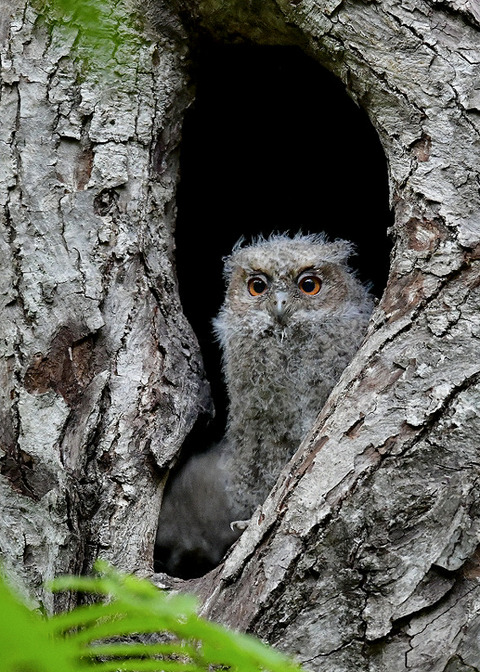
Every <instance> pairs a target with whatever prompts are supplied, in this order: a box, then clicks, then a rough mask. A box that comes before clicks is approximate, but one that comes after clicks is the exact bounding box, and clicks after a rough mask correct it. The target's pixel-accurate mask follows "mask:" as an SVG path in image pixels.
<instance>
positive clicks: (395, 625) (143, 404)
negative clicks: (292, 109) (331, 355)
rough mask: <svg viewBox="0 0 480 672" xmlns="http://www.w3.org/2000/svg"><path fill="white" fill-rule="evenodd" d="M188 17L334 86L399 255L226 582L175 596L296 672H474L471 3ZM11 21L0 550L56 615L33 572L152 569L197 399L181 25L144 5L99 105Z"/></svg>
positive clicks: (45, 46)
mask: <svg viewBox="0 0 480 672" xmlns="http://www.w3.org/2000/svg"><path fill="white" fill-rule="evenodd" d="M179 5H181V7H180V9H179V10H178V15H179V16H180V15H181V16H182V17H183V19H184V21H185V25H187V26H188V25H190V26H195V27H197V28H199V29H202V30H206V31H209V32H211V33H212V34H213V35H215V37H216V38H217V39H223V40H233V39H238V36H239V35H242V36H243V38H244V39H247V40H251V41H255V42H262V43H277V44H278V43H296V44H300V45H301V46H302V47H303V48H304V49H305V50H306V51H308V52H309V53H310V54H312V55H313V56H314V57H315V58H317V59H318V60H320V61H321V62H322V63H323V64H324V65H325V66H326V67H328V68H329V69H330V70H332V71H333V72H334V73H336V74H337V75H338V76H339V77H340V78H341V79H342V81H343V82H344V83H345V86H346V88H347V90H348V91H349V93H350V95H351V96H352V97H353V98H354V99H355V100H357V101H358V103H359V104H360V105H362V106H363V107H364V108H365V109H366V110H367V112H368V114H369V116H370V119H371V121H372V123H373V124H374V126H375V128H376V129H377V131H378V134H379V136H380V138H381V141H382V143H383V147H384V150H385V154H386V157H387V160H388V165H389V177H390V193H391V202H392V207H393V208H394V211H395V226H394V231H393V234H394V236H395V248H394V252H393V255H392V264H391V270H390V277H389V281H388V285H387V288H386V290H385V293H384V296H383V297H382V300H381V302H380V304H379V306H378V308H377V310H376V312H375V313H374V316H373V318H372V321H371V325H370V329H369V333H368V337H367V339H366V341H365V342H364V344H363V346H362V348H361V349H360V351H359V353H358V354H357V356H356V357H355V359H354V361H353V362H352V363H351V365H350V366H349V367H348V368H347V370H346V371H345V372H344V374H343V376H342V378H341V380H340V382H339V384H338V385H337V387H336V388H335V390H334V392H333V393H332V395H331V397H330V399H329V401H328V402H327V404H326V406H325V407H324V409H323V410H322V412H321V414H320V416H319V419H318V421H317V423H316V426H315V428H313V430H312V433H311V434H310V436H309V437H307V439H306V440H305V441H304V442H303V444H302V446H300V448H299V450H298V452H297V454H296V455H295V457H294V458H293V460H292V461H291V463H290V464H289V465H287V466H286V468H285V470H284V472H283V474H282V477H281V478H280V479H279V481H278V483H277V486H276V488H275V489H274V491H273V493H272V494H271V496H270V497H269V499H268V500H267V502H265V504H264V505H263V506H262V507H260V509H259V510H258V512H257V513H256V514H255V515H254V517H253V519H252V522H251V524H250V526H249V528H248V529H247V530H246V532H245V533H244V534H243V535H242V537H241V538H240V540H239V541H238V543H237V544H236V546H235V547H234V548H233V550H232V552H231V553H230V554H229V555H228V557H227V559H226V561H225V563H224V565H223V566H222V567H221V568H219V569H218V570H216V571H214V572H212V573H211V574H210V575H208V576H206V577H204V578H203V579H201V580H197V581H195V582H177V583H176V585H179V586H181V587H184V588H186V589H193V588H194V589H195V590H197V592H199V594H201V595H202V597H203V599H204V608H203V611H204V614H205V615H208V616H211V617H214V618H217V619H219V620H221V621H223V622H224V623H227V624H229V625H232V626H235V627H237V628H240V629H243V630H250V631H252V632H255V633H256V634H258V635H260V636H261V637H263V638H265V639H266V640H268V641H270V642H272V643H274V644H276V645H277V646H279V647H281V648H283V649H285V650H288V651H290V652H292V653H294V654H296V655H297V656H298V658H299V660H301V661H303V662H304V663H305V666H306V668H307V669H311V670H315V671H323V670H335V672H340V671H342V670H353V669H355V670H369V671H372V672H374V671H375V672H377V671H381V670H401V669H409V670H415V671H420V670H421V671H422V672H425V671H427V670H428V671H435V672H437V671H438V672H440V671H441V672H447V671H448V672H454V671H455V672H466V671H467V670H475V669H480V644H479V639H478V631H479V629H480V616H479V615H478V614H479V613H480V587H479V583H478V576H479V574H480V570H479V560H478V550H477V547H478V539H479V533H480V530H479V505H480V502H479V496H478V487H477V485H478V479H479V462H480V460H479V449H478V436H479V433H480V419H479V411H478V409H479V401H480V387H479V375H480V359H479V358H478V355H477V353H478V344H479V340H478V339H479V333H480V318H479V315H480V311H479V308H480V290H479V285H480V282H479V265H480V262H479V259H480V207H479V205H480V192H479V169H478V166H479V165H480V156H479V154H480V141H479V135H480V115H479V112H480V93H479V88H478V86H479V85H478V73H479V64H480V41H479V33H480V11H479V10H478V5H477V4H476V3H474V2H468V1H466V2H457V1H456V0H452V1H448V0H446V1H444V2H441V3H440V2H434V1H433V0H430V1H429V2H427V1H426V0H415V1H413V0H412V2H402V3H391V2H386V1H383V0H379V2H375V3H371V2H363V3H355V2H339V1H332V0H326V1H323V0H322V1H318V0H315V1H314V0H301V1H300V2H296V1H295V2H294V1H292V2H290V3H289V2H286V1H285V0H269V1H268V2H267V1H265V2H262V3H259V4H258V6H257V4H256V3H244V2H240V0H239V1H238V2H235V1H234V0H232V1H231V2H228V3H218V4H217V3H216V2H214V1H211V2H205V0H202V1H200V2H196V0H182V3H179ZM169 6H170V7H171V6H172V5H171V3H170V5H169ZM3 10H4V11H3V12H2V15H3V16H5V17H10V18H11V23H10V25H8V22H7V21H6V20H5V21H4V23H3V25H2V32H1V34H2V41H3V47H2V78H3V79H2V88H1V99H0V105H1V110H2V121H3V124H2V130H1V133H2V143H1V145H0V148H1V149H0V151H1V155H0V167H1V171H2V173H1V174H2V178H1V181H0V188H1V199H2V205H3V208H4V209H3V218H2V246H1V248H0V250H1V252H0V253H1V254H2V269H3V274H2V291H1V296H2V301H3V304H2V305H3V308H2V311H3V312H2V316H3V319H2V330H3V331H4V333H3V334H2V340H1V343H2V347H3V349H4V352H3V359H2V367H3V368H2V382H3V384H2V392H3V395H4V396H3V397H2V405H3V407H2V417H3V418H5V421H3V422H2V427H1V431H2V433H3V436H2V445H1V447H2V451H3V453H2V456H1V459H0V464H1V469H0V471H1V474H2V476H1V480H0V488H1V494H0V497H1V500H2V503H3V512H4V513H3V516H2V520H1V521H0V546H1V549H2V555H3V556H4V557H5V558H7V564H8V566H9V567H10V568H13V569H14V570H15V571H16V572H17V574H18V575H20V576H21V577H23V578H24V579H25V580H26V581H27V582H28V584H29V586H30V587H31V588H34V589H36V590H37V595H39V596H40V597H41V598H42V599H46V600H47V607H50V608H51V607H52V606H53V605H52V604H50V603H49V602H48V600H49V598H48V597H45V596H44V595H43V594H42V592H41V589H40V584H41V581H42V580H43V579H45V578H50V577H51V576H53V575H54V574H57V573H61V572H65V571H69V572H80V571H85V570H87V569H88V568H89V567H90V566H91V563H92V561H93V560H94V559H95V557H97V556H98V555H101V556H102V557H104V558H106V559H108V560H110V561H112V562H113V563H114V564H115V565H116V566H117V567H119V568H122V569H128V570H130V571H137V572H140V573H143V574H148V573H150V572H151V566H152V549H153V537H154V534H155V527H156V517H157V514H158V508H159V498H160V491H161V487H162V483H163V481H162V476H163V474H164V470H165V467H166V466H167V465H168V464H169V463H170V461H171V460H172V459H173V457H174V456H175V454H176V453H177V452H178V450H179V448H180V446H181V444H182V441H183V439H184V437H185V436H186V434H187V433H188V431H189V429H190V428H191V426H192V424H193V422H194V420H195V418H196V416H197V414H198V413H199V412H200V411H201V410H202V409H204V408H205V407H207V406H208V393H207V386H206V383H205V381H204V379H203V374H202V369H201V360H200V357H199V352H198V347H197V346H196V344H195V338H194V336H193V334H192V333H191V330H190V329H189V326H188V324H187V322H186V321H185V319H184V318H183V316H182V314H181V310H180V305H179V300H178V294H177V290H176V285H175V273H174V265H173V247H174V246H173V228H174V218H175V205H174V197H175V184H176V180H177V147H178V143H179V140H180V127H181V118H182V113H183V111H184V109H185V106H186V105H187V104H188V101H189V93H188V88H187V82H186V76H185V71H184V63H185V53H184V47H183V46H182V45H183V41H184V39H185V34H184V33H183V32H182V31H183V29H182V27H181V24H180V23H179V20H178V17H177V16H176V15H175V13H174V12H173V10H172V9H170V10H169V12H167V11H166V9H165V8H164V7H163V5H155V7H154V9H153V10H152V11H153V13H154V14H155V16H156V21H155V22H154V23H155V24H156V27H157V31H158V34H157V35H156V37H155V39H156V40H157V42H156V43H154V42H153V41H149V40H148V39H147V38H145V37H143V38H141V37H140V38H139V39H140V40H141V43H140V45H138V44H137V43H135V44H136V46H135V48H133V47H132V48H131V49H130V52H129V53H128V54H127V55H128V58H127V59H126V62H127V63H128V64H129V71H128V72H129V73H130V74H131V76H129V77H127V76H123V74H124V73H122V80H121V81H119V80H116V82H115V85H114V86H112V85H110V86H108V87H107V86H100V85H99V83H98V82H97V81H95V77H94V76H93V75H91V74H90V75H88V73H87V75H86V76H85V78H84V79H83V80H82V81H80V80H79V79H78V76H77V75H78V71H77V69H76V64H75V62H74V60H73V57H72V52H71V43H68V41H67V40H65V39H63V40H62V39H60V35H57V36H56V39H55V33H56V32H57V31H58V32H60V27H59V26H56V27H55V29H54V30H53V32H50V33H49V32H48V31H47V30H46V28H45V26H44V24H43V23H42V21H40V20H39V19H38V17H37V15H36V13H35V12H34V10H32V9H31V8H29V9H27V10H26V9H25V6H24V2H21V1H20V0H17V2H16V3H13V4H12V3H10V4H9V5H8V7H7V6H5V7H4V8H3ZM180 10H181V11H180ZM130 30H132V31H134V28H130ZM137 37H138V35H137ZM152 39H153V38H152ZM126 49H127V47H126ZM127 51H128V49H127ZM118 67H120V66H118ZM122 67H123V66H122ZM365 235H368V229H367V227H365ZM373 244H374V241H373ZM155 578H156V580H157V581H158V582H165V581H166V579H165V577H163V576H157V577H155Z"/></svg>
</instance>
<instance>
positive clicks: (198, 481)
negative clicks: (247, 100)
mask: <svg viewBox="0 0 480 672" xmlns="http://www.w3.org/2000/svg"><path fill="white" fill-rule="evenodd" d="M352 251H353V248H352V245H351V244H350V243H348V242H346V241H343V240H336V241H333V242H329V241H328V240H327V239H326V238H325V236H323V235H322V234H318V235H308V236H304V235H300V234H299V235H297V236H294V237H293V238H289V237H288V236H285V235H275V236H271V237H270V238H268V239H263V238H260V239H258V240H256V241H255V242H254V243H252V244H251V245H248V246H244V245H243V244H242V243H240V244H238V245H237V246H236V247H235V248H234V250H233V252H232V254H231V255H230V256H229V257H228V258H227V259H226V260H225V276H226V280H227V292H226V296H225V302H224V304H223V306H222V308H221V310H220V313H219V315H218V316H217V318H216V319H215V320H214V330H215V334H216V336H217V338H218V340H219V342H220V345H221V348H222V352H223V370H224V375H225V379H226V383H227V389H228V395H229V411H228V422H227V428H226V432H225V436H224V439H223V441H222V442H221V444H220V446H217V447H215V448H213V449H212V450H211V451H210V452H208V453H207V454H206V455H203V456H199V457H197V458H195V459H194V460H193V461H192V462H191V463H190V464H187V465H186V467H185V469H184V471H183V473H181V474H180V475H179V477H178V478H177V483H175V482H173V483H172V485H171V489H170V494H169V498H167V497H166V499H165V505H164V508H163V509H162V512H163V513H161V516H160V525H159V538H157V542H158V543H160V544H161V545H162V546H163V547H165V543H164V542H165V532H164V533H163V538H162V525H163V528H164V530H169V529H171V528H172V525H173V526H174V527H175V528H176V532H175V533H174V534H173V535H172V534H170V539H172V538H173V537H174V538H175V541H173V542H172V543H173V547H172V551H171V553H170V556H171V557H173V555H175V557H176V558H177V560H176V561H175V562H176V563H177V564H178V562H179V560H178V558H180V557H181V556H182V552H184V553H186V552H187V547H188V549H189V550H188V553H192V548H193V547H195V548H196V549H197V550H198V549H199V547H200V546H202V549H201V551H199V553H200V555H201V556H202V558H203V557H207V562H206V563H203V564H207V565H208V564H209V563H210V564H215V563H218V561H219V559H220V557H221V554H223V552H224V551H225V549H226V547H227V546H228V545H229V544H230V543H231V542H232V541H233V539H234V538H235V535H234V534H233V533H232V532H231V530H230V528H229V527H228V526H227V525H226V521H225V518H226V519H228V520H236V519H245V518H249V517H250V516H251V515H252V513H253V511H254V509H255V507H256V506H257V505H258V504H260V503H261V502H262V501H263V500H264V499H265V498H266V496H267V495H268V492H269V491H270V489H271V488H272V486H273V485H274V483H275V480H276V479H277V477H278V475H279V472H280V470H281V469H282V467H283V466H284V465H285V463H286V462H287V460H288V459H289V458H290V457H291V455H292V454H293V452H294V451H295V450H296V448H297V447H298V445H299V444H300V442H301V440H302V438H303V437H304V435H305V433H306V432H307V431H308V430H309V429H310V427H311V426H312V425H313V422H314V420H315V418H316V416H317V415H318V412H319V411H320V409H321V408H322V406H323V404H324V403H325V400H326V398H327V396H328V395H329V393H330V391H331V390H332V388H333V386H334V385H335V383H336V382H337V380H338V378H339V377H340V374H341V372H342V371H343V369H344V368H345V366H346V365H347V364H348V362H349V361H350V359H351V358H352V356H353V354H354V353H355V351H356V350H357V349H358V347H359V345H360V343H361V341H362V339H363V336H364V334H365V331H366V327H367V323H368V319H369V316H370V313H371V311H372V307H373V302H372V299H371V296H370V295H369V293H368V291H367V289H366V288H365V287H364V286H363V285H362V284H361V283H360V282H359V281H358V280H357V278H356V277H355V274H354V273H352V271H351V270H350V269H349V268H348V266H347V260H348V257H349V256H350V255H351V254H352ZM213 465H214V466H213ZM208 474H210V476H209V475H208ZM205 478H207V480H211V482H212V485H210V486H208V487H207V486H206V485H205ZM207 490H209V491H210V493H213V492H216V493H217V494H216V495H213V496H212V495H206V491H207ZM192 493H195V494H194V498H195V504H194V508H195V510H196V512H197V513H195V519H194V520H193V519H192V515H190V520H191V521H192V526H194V527H195V530H193V527H192V526H190V529H187V528H186V527H185V525H184V521H181V520H180V519H179V515H178V514H179V512H180V511H182V512H183V510H184V509H185V502H186V501H187V499H190V500H191V497H192ZM169 500H170V501H169ZM219 506H220V507H222V508H221V512H220V509H219ZM165 507H167V509H168V510H169V512H170V513H169V518H170V520H169V521H168V520H167V519H166V517H167V516H166V513H167V510H166V509H165ZM174 511H176V512H177V516H176V518H177V522H173V521H172V517H174V513H173V512H174ZM202 511H203V512H204V513H203V514H202V513H201V512H202ZM225 511H226V512H227V513H226V515H225ZM198 512H200V514H199V515H197V514H198ZM215 512H218V513H217V515H215ZM184 515H185V514H184V513H182V514H181V516H180V518H182V517H183V516H184ZM212 527H213V528H215V531H214V534H213V535H212ZM207 536H209V537H210V538H213V539H214V541H213V543H212V542H208V543H207V544H205V543H203V544H200V542H199V539H200V538H202V539H205V538H206V537H207ZM192 540H193V543H192ZM215 540H216V541H215ZM182 549H183V551H182ZM194 555H195V552H194V553H193V555H192V557H194ZM174 564H175V563H173V562H172V561H170V562H168V561H167V562H166V563H164V565H165V567H166V568H167V570H168V571H170V572H171V573H175V571H176V570H175V567H174V566H173V565H174Z"/></svg>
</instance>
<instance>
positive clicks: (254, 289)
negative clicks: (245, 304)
mask: <svg viewBox="0 0 480 672" xmlns="http://www.w3.org/2000/svg"><path fill="white" fill-rule="evenodd" d="M247 287H248V291H249V292H250V294H251V295H252V296H260V295H261V294H265V292H266V291H267V287H268V285H267V283H266V282H265V280H264V279H263V278H261V277H259V276H258V275H257V276H255V277H253V278H250V280H249V281H248V284H247Z"/></svg>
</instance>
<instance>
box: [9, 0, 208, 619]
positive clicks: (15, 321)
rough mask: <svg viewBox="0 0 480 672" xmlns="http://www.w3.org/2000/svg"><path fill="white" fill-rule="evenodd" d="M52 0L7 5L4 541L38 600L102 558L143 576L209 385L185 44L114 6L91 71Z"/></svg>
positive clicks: (73, 33) (148, 568)
mask: <svg viewBox="0 0 480 672" xmlns="http://www.w3.org/2000/svg"><path fill="white" fill-rule="evenodd" d="M51 11H53V10H52V8H50V9H48V8H47V10H46V13H45V17H46V18H42V17H40V16H39V15H38V13H37V12H36V11H35V10H34V9H32V8H31V7H29V6H28V5H27V4H26V3H25V2H23V0H18V1H16V2H15V1H14V2H9V3H3V4H2V5H1V16H2V30H1V38H2V46H1V58H2V70H1V76H2V81H1V90H0V96H1V98H0V116H1V119H2V128H1V131H0V133H1V143H0V153H1V155H0V169H1V179H0V199H1V204H2V216H1V248H0V254H1V262H0V263H1V268H2V275H1V290H0V294H1V299H2V320H1V326H0V329H1V339H0V343H1V349H2V353H1V354H2V359H1V372H2V373H1V388H2V402H1V403H2V422H1V427H0V431H1V453H0V472H1V476H0V499H1V503H2V515H1V517H0V547H1V551H2V556H3V557H4V558H5V560H6V565H7V569H10V570H13V571H14V572H15V573H17V574H18V575H20V577H21V578H22V579H23V580H24V581H26V582H27V584H28V585H29V587H30V589H34V590H35V591H36V594H37V595H40V596H41V595H42V591H41V583H42V582H43V581H44V580H46V579H49V578H51V577H52V576H53V575H55V574H58V573H62V572H69V573H71V572H74V573H77V572H83V571H86V570H87V571H88V569H89V568H91V565H92V562H93V561H94V559H95V558H96V557H97V556H98V555H101V556H102V557H105V558H106V559H108V560H110V561H111V562H112V563H114V564H115V565H116V566H118V567H121V568H123V569H125V570H134V571H139V572H141V573H146V572H151V568H152V561H153V540H154V535H155V531H156V521H157V516H158V510H159V503H160V499H159V497H160V482H161V478H160V476H161V470H160V469H161V468H162V467H163V466H164V465H165V464H166V463H167V462H168V461H169V460H170V459H171V458H172V456H173V455H174V454H175V452H176V451H177V450H178V448H179V446H180V445H181V443H182V441H183V438H184V437H185V434H186V433H187V432H188V431H189V429H190V427H191V426H192V423H193V421H194V420H195V417H196V413H197V409H198V407H199V406H202V405H203V404H204V403H205V401H204V398H205V391H206V390H205V383H204V382H203V380H202V373H201V359H200V357H199V353H198V348H197V346H196V341H195V338H194V336H193V334H192V332H191V330H190V327H189V325H188V323H187V322H186V320H185V318H184V317H183V315H182V312H181V308H180V304H179V299H178V293H177V288H176V280H175V273H174V266H173V263H174V245H173V227H174V218H175V204H174V195H175V186H176V181H177V165H178V160H177V159H178V157H177V153H178V143H179V140H180V130H181V120H182V114H183V110H184V108H185V106H186V104H187V103H188V101H189V94H188V90H187V87H186V79H185V74H184V54H183V50H182V49H181V47H180V46H179V44H177V43H175V42H172V41H168V40H167V39H163V40H162V41H161V42H159V43H154V42H153V41H148V40H147V39H145V38H143V37H141V36H139V35H136V34H135V30H134V28H133V27H128V26H129V24H128V23H127V21H128V18H129V17H128V15H127V14H126V13H125V14H124V15H123V16H119V18H120V19H121V20H123V21H125V24H124V31H125V34H126V35H127V39H125V41H124V44H123V50H124V53H123V54H121V53H119V51H118V50H117V51H116V52H113V45H112V46H111V49H112V53H111V54H110V59H109V61H108V62H103V63H102V64H100V65H102V66H105V69H104V70H103V71H102V70H100V71H99V70H98V68H97V67H92V68H90V69H89V68H85V66H84V65H82V63H81V62H79V60H78V55H77V53H76V52H75V51H74V50H73V49H72V43H73V40H74V39H75V38H76V37H77V33H76V31H75V30H72V28H71V26H70V27H69V29H68V30H67V29H66V28H65V27H64V26H63V25H61V24H58V23H57V24H54V25H53V26H52V25H49V24H48V23H47V21H46V19H49V18H51V14H50V15H49V12H51ZM119 11H120V10H119ZM127 29H128V30H129V31H130V32H129V33H128V32H127ZM115 59H117V60H115ZM97 65H98V64H97ZM82 68H83V73H82ZM167 120H168V121H167ZM46 599H47V606H48V607H50V608H51V607H52V604H51V601H50V598H46Z"/></svg>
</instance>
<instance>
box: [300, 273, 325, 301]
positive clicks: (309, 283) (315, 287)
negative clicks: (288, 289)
mask: <svg viewBox="0 0 480 672" xmlns="http://www.w3.org/2000/svg"><path fill="white" fill-rule="evenodd" d="M298 286H299V287H300V289H301V290H302V292H303V293H304V294H309V295H310V296H314V295H315V294H318V292H319V291H320V289H321V287H322V281H321V280H320V278H319V277H317V276H316V275H304V276H303V277H301V278H300V280H299V281H298Z"/></svg>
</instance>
